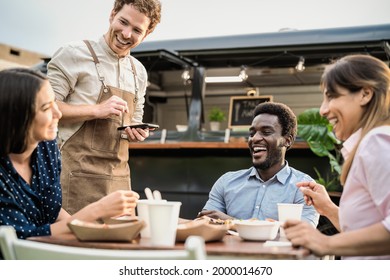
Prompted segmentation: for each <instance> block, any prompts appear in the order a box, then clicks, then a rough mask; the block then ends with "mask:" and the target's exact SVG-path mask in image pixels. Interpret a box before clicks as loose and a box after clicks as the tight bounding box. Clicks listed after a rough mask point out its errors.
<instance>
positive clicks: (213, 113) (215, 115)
mask: <svg viewBox="0 0 390 280" xmlns="http://www.w3.org/2000/svg"><path fill="white" fill-rule="evenodd" d="M225 119H226V117H225V113H224V112H223V111H222V110H221V109H220V108H217V107H214V108H212V109H211V110H210V113H209V121H211V122H223V121H224V120H225Z"/></svg>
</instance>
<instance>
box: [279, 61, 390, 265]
mask: <svg viewBox="0 0 390 280" xmlns="http://www.w3.org/2000/svg"><path fill="white" fill-rule="evenodd" d="M321 88H322V91H323V102H322V105H321V108H320V112H321V114H322V115H323V116H324V117H326V118H327V119H328V120H329V122H330V123H331V124H332V125H333V130H334V133H335V135H336V137H337V138H338V139H340V140H342V141H344V142H343V149H342V153H343V157H344V159H345V162H344V165H343V170H342V173H341V178H340V181H341V183H342V184H343V186H344V189H343V194H342V196H341V199H340V207H337V206H336V205H335V204H334V203H333V202H332V201H331V200H330V198H329V195H328V193H327V192H326V190H325V188H324V187H323V186H322V185H319V184H316V183H315V182H301V183H298V184H297V185H298V187H300V189H301V191H302V192H303V194H304V195H305V200H306V203H307V204H309V205H314V206H315V208H316V209H317V211H318V212H319V213H320V214H321V215H324V216H326V217H327V218H328V219H330V221H331V222H332V223H333V225H334V226H335V227H336V228H337V229H338V230H339V231H340V233H339V234H336V235H333V236H326V235H323V234H321V233H320V232H319V231H317V230H316V229H313V228H312V227H311V226H309V225H308V224H307V223H302V222H299V221H288V222H286V224H285V226H284V227H285V232H286V235H287V237H288V239H289V240H290V241H291V242H292V244H293V245H295V246H303V247H306V248H308V249H310V250H311V251H312V252H313V253H314V254H316V255H318V256H324V255H337V256H342V257H343V259H350V258H357V259H390V167H389V162H390V69H389V67H388V65H386V64H385V63H384V62H382V61H381V60H379V59H376V58H374V57H372V56H369V55H349V56H345V57H344V58H341V59H340V60H338V61H337V62H335V63H333V64H332V65H329V66H328V67H327V68H326V69H325V71H324V74H323V76H322V79H321Z"/></svg>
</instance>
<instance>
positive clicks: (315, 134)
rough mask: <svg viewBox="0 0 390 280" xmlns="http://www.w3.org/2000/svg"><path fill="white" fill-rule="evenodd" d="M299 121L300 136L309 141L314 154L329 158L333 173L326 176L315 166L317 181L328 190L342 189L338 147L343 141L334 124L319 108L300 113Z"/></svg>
mask: <svg viewBox="0 0 390 280" xmlns="http://www.w3.org/2000/svg"><path fill="white" fill-rule="evenodd" d="M297 121H298V136H299V137H301V138H302V139H304V140H305V141H306V142H307V144H308V145H309V147H310V149H311V150H312V151H313V153H314V154H316V155H317V156H319V157H324V156H326V157H328V158H329V164H330V171H331V173H330V174H327V175H326V178H324V177H323V176H321V174H320V172H319V171H318V170H317V168H314V170H315V172H316V174H317V176H318V179H317V180H316V181H317V182H318V183H320V184H322V185H324V186H325V188H326V189H327V190H328V191H341V188H340V183H339V176H340V173H341V154H340V150H339V148H338V147H339V145H340V144H341V142H340V141H339V140H338V139H337V138H336V136H335V135H334V133H333V131H332V130H333V127H332V125H331V124H330V123H329V121H328V120H327V119H326V118H324V117H322V116H321V115H320V110H319V109H318V108H311V109H308V110H306V111H304V112H303V113H301V114H299V115H298V118H297Z"/></svg>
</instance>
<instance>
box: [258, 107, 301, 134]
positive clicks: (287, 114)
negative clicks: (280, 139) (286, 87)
mask: <svg viewBox="0 0 390 280" xmlns="http://www.w3.org/2000/svg"><path fill="white" fill-rule="evenodd" d="M260 114H270V115H275V116H277V117H278V120H279V123H280V125H281V126H282V136H289V135H291V136H292V139H293V141H295V138H296V136H297V117H296V116H295V114H294V112H293V111H292V110H291V108H290V107H288V106H287V105H286V104H283V103H277V102H264V103H260V104H259V105H257V106H256V107H255V109H254V111H253V118H255V117H256V116H258V115H260Z"/></svg>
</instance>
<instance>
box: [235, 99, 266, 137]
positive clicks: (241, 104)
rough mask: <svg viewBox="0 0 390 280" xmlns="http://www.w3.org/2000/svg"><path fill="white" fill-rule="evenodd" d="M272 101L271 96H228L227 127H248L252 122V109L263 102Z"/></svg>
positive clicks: (241, 128) (237, 128) (240, 128)
mask: <svg viewBox="0 0 390 280" xmlns="http://www.w3.org/2000/svg"><path fill="white" fill-rule="evenodd" d="M269 101H272V96H271V95H269V96H232V97H230V108H229V128H231V129H233V130H244V129H248V128H249V127H250V125H251V123H252V119H253V110H254V109H255V107H256V106H257V105H258V104H260V103H263V102H269Z"/></svg>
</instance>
